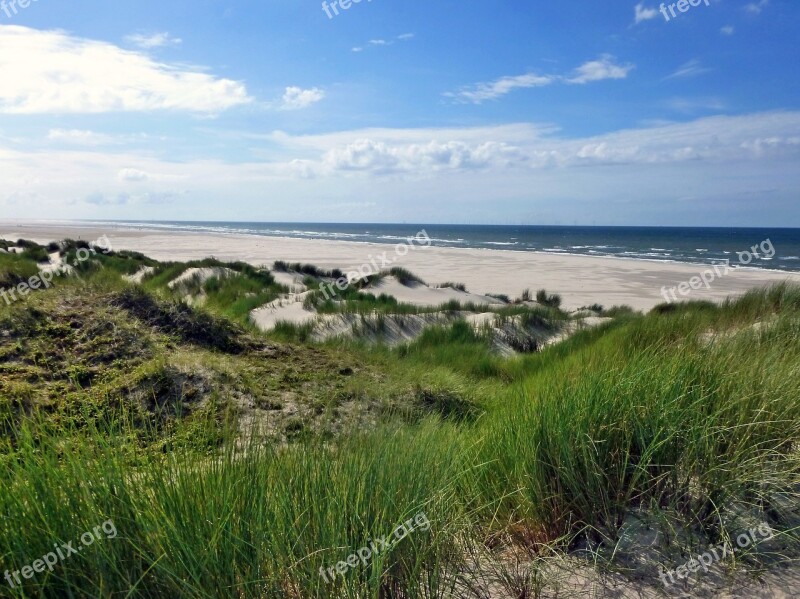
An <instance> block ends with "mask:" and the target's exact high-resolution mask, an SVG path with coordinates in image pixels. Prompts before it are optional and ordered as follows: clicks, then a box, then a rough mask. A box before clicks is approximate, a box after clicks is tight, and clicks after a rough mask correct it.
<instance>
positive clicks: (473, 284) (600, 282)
mask: <svg viewBox="0 0 800 599" xmlns="http://www.w3.org/2000/svg"><path fill="white" fill-rule="evenodd" d="M103 234H105V235H108V237H109V239H110V241H111V243H112V245H113V247H114V249H115V250H121V249H128V250H135V251H139V252H142V253H144V254H147V255H149V256H151V257H153V258H156V259H158V260H199V259H203V258H207V257H209V256H214V257H216V258H218V259H220V260H243V261H246V262H250V263H251V264H254V265H257V266H261V265H271V264H272V262H274V261H275V260H285V261H287V262H304V263H309V264H315V265H317V266H319V267H321V268H326V269H332V268H340V269H342V270H343V271H345V272H348V271H350V270H353V269H357V268H358V266H359V265H361V264H364V263H366V262H368V257H369V256H370V255H376V254H380V253H381V252H384V251H386V250H387V249H390V248H391V246H386V245H380V244H368V243H353V242H344V241H321V240H310V239H289V238H274V237H261V236H256V235H222V234H210V233H184V232H164V231H163V230H162V231H144V230H140V229H137V230H132V229H126V228H124V227H120V226H110V225H103V226H101V225H84V224H76V223H69V224H66V223H61V224H43V223H17V222H14V223H8V222H6V223H0V237H4V238H6V239H19V238H28V239H33V240H34V241H37V242H40V243H42V242H49V241H54V240H60V239H63V238H65V237H70V238H73V239H96V238H97V237H98V236H100V235H103ZM393 266H402V267H403V268H406V269H408V270H410V271H412V272H414V273H415V274H417V275H419V276H420V277H421V278H423V279H424V280H426V281H432V282H438V281H454V282H457V283H464V284H465V285H466V286H467V288H468V289H469V290H470V291H472V292H473V293H478V294H486V293H505V294H507V295H509V296H511V297H518V296H519V295H520V294H521V293H522V291H523V290H524V289H526V288H529V289H532V290H534V291H535V290H537V289H541V288H546V289H547V290H548V291H549V292H551V293H559V294H561V295H562V296H563V298H564V304H563V305H564V307H565V308H567V309H570V310H574V309H577V308H579V307H581V306H585V305H589V304H594V303H600V304H603V305H604V306H606V307H608V306H612V305H616V304H628V305H630V306H632V307H633V308H635V309H637V310H648V309H650V308H652V307H653V306H655V305H656V304H659V303H662V302H664V297H663V296H662V293H661V289H662V287H664V286H666V287H673V286H676V285H678V284H680V283H682V282H688V281H689V280H690V279H691V278H692V277H695V276H698V275H700V273H701V272H702V271H703V270H704V269H705V268H707V267H706V266H703V265H693V264H680V263H671V262H657V261H646V260H626V259H622V258H601V257H589V256H565V255H552V254H543V253H535V252H514V251H509V250H478V249H460V248H439V247H418V248H416V249H415V251H412V252H409V253H408V254H407V255H406V256H404V257H402V258H397V259H396V262H395V263H394V264H393ZM785 280H791V281H793V282H796V283H800V274H796V273H784V272H778V271H767V270H759V269H753V268H742V269H737V270H735V271H732V272H730V273H729V274H728V275H726V276H725V277H722V278H719V279H717V280H716V281H714V282H713V284H712V285H711V288H710V289H705V288H702V289H699V290H696V291H692V292H691V294H690V295H689V296H688V297H687V299H698V300H713V301H718V300H721V299H724V298H725V297H727V296H730V295H736V294H741V293H743V292H744V291H746V290H747V289H750V288H752V287H757V286H761V285H765V284H769V283H775V282H778V281H785Z"/></svg>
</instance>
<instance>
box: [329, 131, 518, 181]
mask: <svg viewBox="0 0 800 599" xmlns="http://www.w3.org/2000/svg"><path fill="white" fill-rule="evenodd" d="M520 159H521V155H520V154H519V152H518V150H517V149H516V148H514V147H513V146H510V145H508V144H505V143H501V142H484V143H481V144H467V143H464V142H459V141H446V142H441V141H431V142H428V143H426V144H404V145H391V144H387V143H385V142H384V141H376V140H371V139H358V140H356V141H354V142H353V143H350V144H347V145H346V146H344V147H342V148H336V149H333V150H330V151H328V152H327V153H326V154H325V156H324V158H323V164H324V166H326V167H328V168H330V169H331V170H344V171H371V172H374V173H394V172H404V171H405V172H411V171H415V172H419V171H427V172H435V171H440V170H461V169H481V168H487V167H490V166H504V165H510V164H512V163H513V162H514V161H516V160H520Z"/></svg>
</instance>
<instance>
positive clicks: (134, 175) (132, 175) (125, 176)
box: [117, 168, 150, 183]
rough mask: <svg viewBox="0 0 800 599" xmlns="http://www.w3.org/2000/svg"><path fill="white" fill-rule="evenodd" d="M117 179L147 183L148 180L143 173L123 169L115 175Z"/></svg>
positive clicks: (146, 175)
mask: <svg viewBox="0 0 800 599" xmlns="http://www.w3.org/2000/svg"><path fill="white" fill-rule="evenodd" d="M117 178H118V179H119V180H120V181H130V182H137V183H138V182H141V181H147V180H148V179H149V178H150V175H148V174H147V173H146V172H144V171H140V170H139V169H135V168H123V169H121V170H120V171H119V172H118V173H117Z"/></svg>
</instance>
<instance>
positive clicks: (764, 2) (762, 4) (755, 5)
mask: <svg viewBox="0 0 800 599" xmlns="http://www.w3.org/2000/svg"><path fill="white" fill-rule="evenodd" d="M768 5H769V0H759V1H758V2H750V3H749V4H747V5H745V7H744V10H745V11H747V12H749V13H750V14H754V15H758V14H761V12H762V11H763V10H764V9H765V8H766V7H767V6H768Z"/></svg>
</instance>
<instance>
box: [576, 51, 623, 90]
mask: <svg viewBox="0 0 800 599" xmlns="http://www.w3.org/2000/svg"><path fill="white" fill-rule="evenodd" d="M614 60H615V59H614V57H613V56H611V55H610V54H603V56H601V57H600V58H599V59H597V60H591V61H589V62H587V63H584V64H582V65H581V66H579V67H578V68H577V69H575V72H574V74H573V76H572V77H571V78H569V79H567V83H577V84H584V83H591V82H594V81H603V80H604V79H625V78H626V77H627V76H628V73H630V72H631V70H632V69H633V68H634V67H633V65H632V64H626V65H620V64H616V63H615V62H614Z"/></svg>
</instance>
